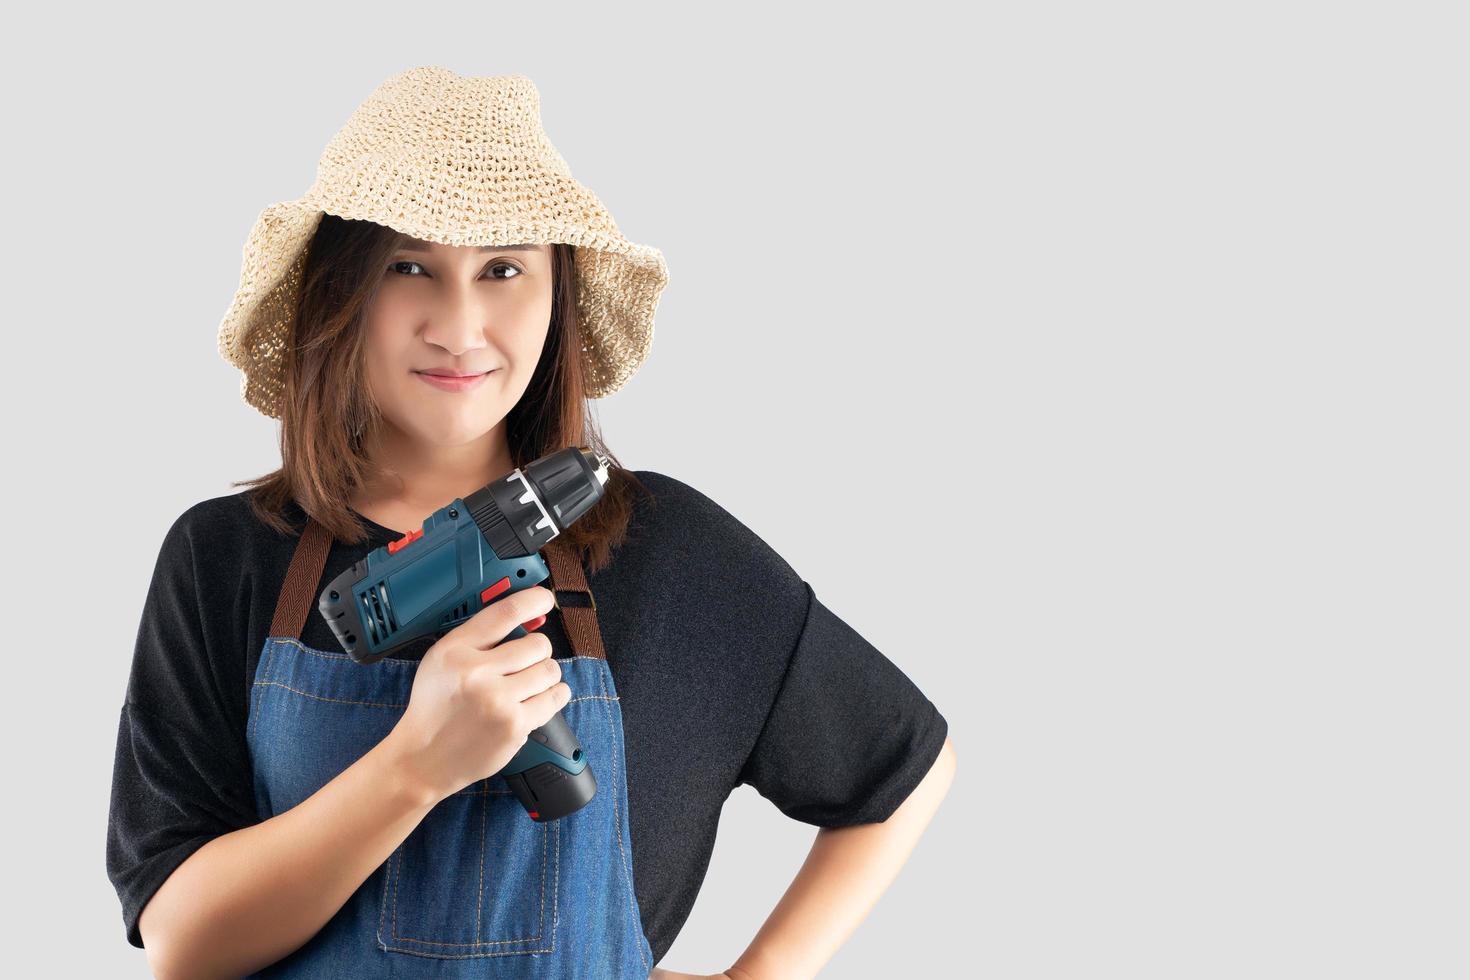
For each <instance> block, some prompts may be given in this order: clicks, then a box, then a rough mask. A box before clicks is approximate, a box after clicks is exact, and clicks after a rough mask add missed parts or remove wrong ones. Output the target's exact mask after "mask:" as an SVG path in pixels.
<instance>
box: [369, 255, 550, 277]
mask: <svg viewBox="0 0 1470 980" xmlns="http://www.w3.org/2000/svg"><path fill="white" fill-rule="evenodd" d="M401 266H412V267H413V268H415V269H422V268H423V266H421V265H419V264H418V263H417V262H411V261H408V260H404V261H402V262H394V263H393V264H392V265H390V266H388V271H389V272H394V273H397V274H398V275H401V276H410V277H413V276H417V275H418V273H415V272H402V271H400V267H401ZM490 269H491V271H492V272H493V271H494V270H496V269H509V270H510V271H511V272H512V273H513V274H512V275H505V276H493V275H492V276H491V277H490V278H491V279H514V278H515V277H516V276H519V275H521V274H522V273H521V270H520V269H519V268H518V267H517V266H515V265H512V264H511V263H509V262H496V263H495V264H494V265H492V266H491V267H490Z"/></svg>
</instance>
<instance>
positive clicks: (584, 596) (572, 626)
mask: <svg viewBox="0 0 1470 980" xmlns="http://www.w3.org/2000/svg"><path fill="white" fill-rule="evenodd" d="M541 557H542V558H545V559H546V564H547V566H549V567H550V569H551V586H550V588H551V591H552V594H553V595H554V596H555V598H556V608H557V609H559V610H561V622H562V627H563V628H564V629H565V630H566V634H567V640H568V641H569V642H570V643H571V644H572V652H573V653H575V654H576V655H577V656H579V657H592V658H594V659H596V660H606V659H607V652H606V651H605V650H603V648H602V630H601V629H599V628H598V626H597V600H596V599H594V598H593V597H592V590H591V589H590V588H588V587H587V576H586V575H584V574H583V573H582V560H581V558H580V557H579V556H578V555H577V554H576V552H575V551H574V550H573V549H572V548H571V547H569V546H568V545H567V543H566V541H565V540H564V539H563V538H562V537H561V536H560V535H558V536H557V537H554V538H552V539H551V543H550V544H548V545H547V546H546V547H545V548H543V549H541ZM567 599H574V600H575V601H573V602H572V603H571V604H570V605H568V604H567V601H566V600H567ZM584 602H585V605H584Z"/></svg>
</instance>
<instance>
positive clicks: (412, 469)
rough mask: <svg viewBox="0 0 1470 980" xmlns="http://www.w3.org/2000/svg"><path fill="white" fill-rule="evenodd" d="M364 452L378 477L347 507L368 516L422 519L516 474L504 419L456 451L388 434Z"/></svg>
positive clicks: (461, 445)
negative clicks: (405, 516)
mask: <svg viewBox="0 0 1470 980" xmlns="http://www.w3.org/2000/svg"><path fill="white" fill-rule="evenodd" d="M385 428H388V427H385ZM366 448H367V452H368V455H369V458H370V459H372V460H373V462H374V463H375V464H376V468H377V472H378V476H376V477H375V478H374V479H373V480H372V481H371V482H370V484H369V485H368V486H366V487H363V488H362V489H361V490H360V491H359V492H358V493H357V494H355V495H354V497H353V501H352V506H353V507H354V508H355V509H356V510H358V511H359V512H361V513H364V514H368V516H369V517H372V516H373V515H372V514H371V513H369V511H372V512H374V513H380V514H381V513H392V514H395V515H408V516H413V515H418V517H420V518H421V517H427V516H428V515H429V514H431V513H432V512H433V511H435V510H437V509H438V508H440V507H443V506H444V505H445V504H447V503H449V501H451V500H453V499H455V498H456V497H463V496H466V495H467V494H470V493H473V492H474V491H476V490H478V489H480V488H481V487H483V486H485V485H486V484H487V483H490V482H491V481H493V480H498V479H500V478H501V477H504V476H506V475H507V474H509V473H510V472H511V471H512V470H514V469H515V464H514V463H513V462H512V460H511V455H510V446H509V444H508V443H507V441H506V435H505V422H504V421H503V420H502V421H501V423H500V424H499V425H497V426H496V427H495V428H493V429H491V430H490V431H489V432H487V433H485V434H484V435H483V436H481V437H480V438H478V439H475V440H474V441H472V442H467V443H463V444H460V445H457V446H435V445H428V444H425V443H423V442H422V441H419V440H415V439H413V438H410V437H409V436H407V435H406V434H404V433H403V432H401V431H398V430H390V431H385V432H383V433H382V434H381V436H380V438H379V439H377V440H376V441H375V442H374V444H372V445H370V446H368V447H366ZM373 519H374V520H378V518H376V517H374V518H373ZM399 522H400V523H402V522H403V521H402V516H400V517H399ZM380 523H382V522H381V521H380ZM389 526H397V525H393V524H390V525H389Z"/></svg>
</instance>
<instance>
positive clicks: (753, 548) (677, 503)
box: [633, 470, 800, 589]
mask: <svg viewBox="0 0 1470 980" xmlns="http://www.w3.org/2000/svg"><path fill="white" fill-rule="evenodd" d="M633 474H634V475H635V476H637V477H638V479H639V481H640V482H642V483H643V485H644V486H645V487H647V488H648V489H649V491H650V492H651V493H652V499H651V500H649V501H647V502H646V503H640V505H639V508H638V509H639V518H640V522H639V523H640V531H641V532H642V533H643V534H644V536H645V537H646V538H647V539H648V541H647V543H649V544H650V545H652V547H654V548H656V549H659V550H661V551H663V552H664V553H665V557H666V558H667V559H668V560H670V561H677V562H679V563H680V564H681V565H682V566H683V567H685V568H687V569H691V570H695V571H697V572H698V573H699V574H702V575H709V576H713V577H715V578H727V577H729V576H730V575H732V574H734V575H738V576H739V577H740V578H742V579H744V580H745V581H747V582H748V581H749V578H750V576H758V577H759V578H760V579H761V580H763V581H765V582H767V583H769V584H772V585H778V584H779V585H784V586H785V587H787V588H788V589H795V588H796V587H797V585H798V584H799V583H800V577H799V576H798V575H797V574H796V572H795V571H794V570H793V569H792V568H791V566H790V564H788V563H787V561H786V560H785V559H784V558H783V557H782V556H781V555H780V554H779V553H778V552H777V551H776V549H775V548H774V547H772V545H771V544H770V542H768V541H767V540H766V539H765V538H764V537H762V536H761V534H759V533H758V532H757V530H756V529H755V528H754V527H753V526H751V525H750V524H747V523H746V521H744V520H742V519H741V518H740V517H737V516H736V514H735V513H733V512H732V511H731V510H730V509H729V508H728V507H726V506H725V505H724V504H722V503H720V502H719V501H718V500H716V499H715V496H714V495H712V494H711V493H706V492H705V491H703V490H700V489H698V488H696V487H694V486H692V485H690V484H689V483H687V482H685V481H683V480H680V479H678V478H676V477H673V476H670V475H668V474H666V473H660V472H657V471H655V470H634V471H633Z"/></svg>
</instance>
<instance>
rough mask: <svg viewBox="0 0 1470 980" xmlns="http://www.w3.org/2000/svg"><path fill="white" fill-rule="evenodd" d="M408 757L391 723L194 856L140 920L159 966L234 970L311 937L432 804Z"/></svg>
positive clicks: (201, 973)
mask: <svg viewBox="0 0 1470 980" xmlns="http://www.w3.org/2000/svg"><path fill="white" fill-rule="evenodd" d="M395 731H396V729H395ZM403 759H404V757H403V755H402V754H401V753H400V751H399V749H398V742H397V740H396V739H395V738H394V737H393V735H392V734H391V733H390V734H389V736H388V737H387V738H385V739H383V741H381V742H379V743H378V744H377V745H376V746H374V747H373V748H372V749H370V750H369V751H368V752H367V753H365V754H364V755H363V756H362V757H361V758H360V759H358V760H357V762H355V763H353V764H352V765H351V766H349V767H348V768H347V769H345V770H343V771H342V772H341V773H339V774H338V775H337V777H336V778H335V779H333V780H332V781H331V782H329V783H327V784H326V785H325V786H323V787H322V788H321V789H319V790H317V791H316V792H315V793H314V794H312V795H311V796H309V797H307V798H306V799H305V800H303V801H301V803H300V804H298V805H297V806H295V807H292V808H291V809H290V810H287V811H286V812H284V813H281V814H277V815H276V816H274V817H271V818H270V819H269V820H265V821H263V822H261V823H258V824H255V825H253V826H250V827H245V828H243V829H241V830H237V831H234V832H232V833H228V834H223V835H221V836H219V837H216V838H214V839H213V840H211V841H210V842H209V843H207V844H205V845H204V846H203V847H201V848H199V850H197V851H195V852H194V853H193V854H191V855H190V856H189V858H188V860H186V861H184V863H183V864H181V865H179V867H178V868H176V869H175V870H174V872H173V874H172V875H170V876H169V877H168V879H167V880H165V881H164V883H163V884H162V885H161V886H160V887H159V889H158V891H157V892H156V893H154V895H153V898H152V899H150V900H149V902H148V904H147V905H146V906H144V908H143V912H142V915H141V916H140V918H139V920H138V929H139V932H140V933H141V934H142V936H143V945H144V948H145V949H146V950H147V953H148V964H149V966H150V967H151V968H152V969H153V972H154V974H155V975H156V976H158V977H160V978H162V980H169V978H173V977H185V976H187V977H191V978H198V977H238V976H241V975H243V974H246V973H250V972H252V971H254V970H257V969H259V968H260V967H263V966H265V965H267V964H269V963H274V962H275V961H276V960H278V959H281V958H282V957H284V956H286V955H287V954H288V953H290V952H292V951H293V950H295V949H297V948H298V947H300V946H301V945H302V944H304V943H305V942H306V941H307V940H308V939H310V938H311V937H312V936H313V935H315V934H316V933H317V932H318V931H319V930H320V929H321V927H322V926H323V925H325V924H326V922H327V920H328V919H330V918H331V917H332V916H333V915H334V914H335V913H336V912H337V910H338V909H340V908H341V907H342V906H343V904H345V903H346V901H347V900H348V899H349V898H350V897H351V896H352V893H353V892H354V891H355V890H356V889H357V887H358V886H359V885H361V884H362V883H363V882H364V881H366V880H367V877H368V876H369V875H370V874H372V873H373V871H374V870H375V869H376V868H377V867H378V866H379V865H381V864H382V863H383V862H384V861H386V860H387V859H388V857H389V855H391V854H392V853H393V851H394V849H395V848H397V847H398V845H399V844H401V843H402V842H403V841H404V839H405V838H407V837H408V835H409V834H410V833H411V832H412V831H413V829H414V827H416V826H418V824H419V822H420V821H421V820H423V818H424V817H425V816H426V815H427V814H428V812H429V811H430V810H431V809H433V807H434V805H435V803H437V802H438V800H437V798H436V796H435V794H434V793H432V792H430V791H428V790H426V789H424V788H422V787H420V785H419V784H418V783H416V782H415V781H413V780H411V779H410V778H409V777H408V776H407V775H406V774H407V773H408V771H409V770H408V768H407V766H406V765H405V764H404V762H403Z"/></svg>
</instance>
